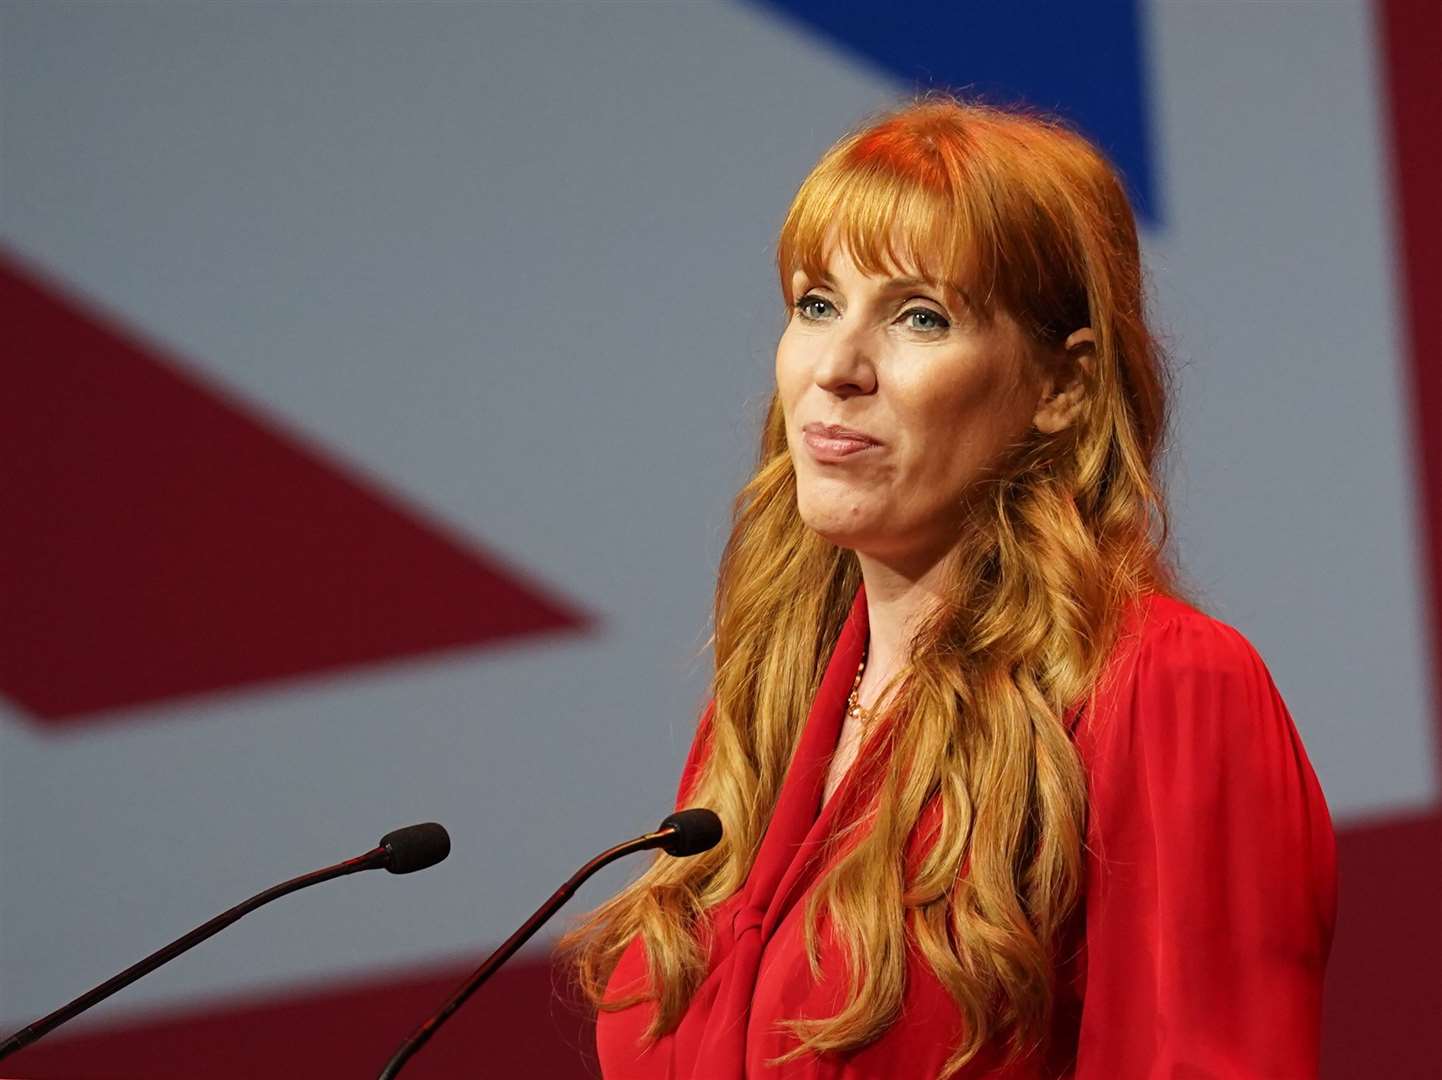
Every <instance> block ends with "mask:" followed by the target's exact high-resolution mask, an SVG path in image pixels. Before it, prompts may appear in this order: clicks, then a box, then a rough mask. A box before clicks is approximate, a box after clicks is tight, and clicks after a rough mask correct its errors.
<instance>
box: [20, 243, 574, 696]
mask: <svg viewBox="0 0 1442 1080" xmlns="http://www.w3.org/2000/svg"><path fill="white" fill-rule="evenodd" d="M0 319H3V322H4V325H5V328H6V329H5V338H6V344H5V351H4V373H5V378H4V382H5V386H4V390H3V392H0V506H3V507H4V513H5V518H6V520H5V524H4V527H3V529H0V612H3V619H4V625H3V627H0V692H3V693H5V694H6V695H8V696H9V697H10V698H12V699H13V700H14V701H15V702H17V703H18V704H19V705H20V706H21V707H22V708H23V709H24V710H25V711H26V712H28V713H29V714H30V715H31V716H33V717H34V718H36V719H37V720H40V721H42V722H45V723H62V722H70V721H74V720H76V719H80V718H87V717H93V716H95V715H96V714H98V713H102V712H104V711H106V710H110V709H114V708H116V707H118V706H124V705H136V704H141V703H149V702H158V701H164V700H167V699H171V698H175V697H179V696H183V695H191V694H198V693H205V692H210V691H216V690H222V689H229V688H233V687H239V686H245V685H248V684H253V683H258V682H263V681H266V680H271V679H277V678H281V677H286V676H294V675H300V674H307V673H312V672H320V671H330V670H335V669H337V668H343V667H352V666H355V665H360V664H369V663H374V662H376V661H382V660H390V659H394V658H398V657H406V656H416V655H419V654H423V653H429V652H433V651H436V650H441V649H453V648H457V647H463V646H475V645H485V644H489V643H493V642H499V641H504V640H509V639H514V638H517V637H520V636H523V635H530V634H544V633H551V632H555V631H565V630H578V629H582V628H584V627H585V626H586V625H587V623H588V621H589V620H588V618H587V616H585V615H583V614H581V613H580V611H579V609H578V608H576V607H575V606H573V605H571V604H569V603H567V602H565V601H563V600H561V599H559V598H557V597H556V596H554V595H550V594H548V593H547V592H546V591H545V590H544V589H543V588H541V587H540V586H539V585H537V584H536V583H535V582H533V581H528V580H525V579H524V578H523V577H522V576H521V575H519V574H518V573H517V572H516V571H515V570H513V569H511V568H508V567H506V566H504V565H502V564H501V563H500V562H499V561H498V560H497V559H495V558H494V557H492V556H489V555H487V554H485V553H483V552H480V551H478V550H476V549H475V547H474V546H473V545H471V544H469V543H466V544H463V543H462V542H461V541H459V540H458V539H457V538H455V537H454V536H449V535H447V534H446V533H445V532H444V531H443V530H442V529H440V528H439V527H437V525H435V524H434V523H431V522H428V521H426V520H424V519H423V518H422V517H421V516H420V515H419V514H418V513H417V512H416V511H415V510H413V509H411V508H408V507H406V506H404V505H402V504H401V503H400V502H399V501H398V500H396V499H395V498H394V497H392V496H389V495H386V494H384V493H382V492H381V491H379V490H378V489H377V487H376V486H375V485H374V484H372V483H369V482H368V481H366V480H364V479H362V478H360V477H358V476H357V475H356V474H355V473H354V472H353V471H351V470H348V469H346V468H345V467H343V466H341V465H339V464H338V463H336V462H335V461H333V460H327V459H326V458H325V456H324V455H323V454H322V453H321V452H319V451H318V450H317V449H316V448H314V447H311V446H307V445H304V444H303V443H302V442H301V441H300V440H299V439H297V438H296V437H295V436H294V435H291V434H287V433H285V432H283V431H282V430H280V428H279V427H278V425H277V424H275V423H274V422H272V421H270V420H267V419H265V418H263V417H260V416H257V415H256V413H255V412H254V411H253V410H252V409H251V408H250V407H248V406H242V405H241V404H239V403H238V402H236V401H235V400H232V399H229V398H227V397H226V396H225V395H223V394H222V393H220V392H218V391H217V390H216V389H215V388H213V387H209V386H206V385H205V384H204V383H203V382H201V381H200V380H199V379H197V378H196V376H195V375H194V374H192V373H190V372H188V371H186V370H185V369H183V367H182V366H181V365H180V364H179V363H177V362H176V361H175V360H174V359H172V358H170V357H168V356H166V355H164V354H163V353H162V352H161V351H160V350H158V349H156V348H155V347H154V346H153V345H150V344H147V343H143V342H141V341H139V340H138V339H137V338H136V337H135V336H134V335H133V334H130V333H128V332H126V331H124V330H122V329H121V328H119V327H117V326H116V325H115V324H113V323H112V322H110V321H108V320H106V319H105V318H103V317H101V316H99V315H97V314H96V313H95V312H93V311H91V310H87V309H86V308H84V307H83V306H82V305H80V304H79V303H77V302H76V301H75V300H74V299H72V298H68V297H66V296H65V295H63V293H62V292H61V290H59V289H58V288H56V287H55V286H54V285H53V284H50V283H47V282H44V281H42V280H41V279H40V278H39V276H38V275H36V274H35V273H34V272H32V271H30V270H28V269H26V268H24V267H23V266H21V265H20V264H19V263H18V262H17V261H16V260H14V259H13V258H7V257H5V256H4V255H3V254H0Z"/></svg>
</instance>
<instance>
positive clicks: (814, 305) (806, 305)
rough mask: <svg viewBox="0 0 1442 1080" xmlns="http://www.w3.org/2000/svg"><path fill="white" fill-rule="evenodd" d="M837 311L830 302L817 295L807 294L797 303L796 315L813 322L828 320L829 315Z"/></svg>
mask: <svg viewBox="0 0 1442 1080" xmlns="http://www.w3.org/2000/svg"><path fill="white" fill-rule="evenodd" d="M835 311H836V309H835V308H834V307H832V306H831V301H830V300H823V299H822V298H821V297H819V296H817V295H816V294H815V293H807V294H806V295H805V296H803V297H802V298H801V299H800V300H798V301H796V313H797V314H798V315H800V316H801V317H802V318H803V319H808V320H810V321H811V322H816V321H818V320H820V319H824V318H827V316H828V315H829V314H831V313H833V312H835Z"/></svg>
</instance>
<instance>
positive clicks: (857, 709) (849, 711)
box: [846, 650, 872, 727]
mask: <svg viewBox="0 0 1442 1080" xmlns="http://www.w3.org/2000/svg"><path fill="white" fill-rule="evenodd" d="M865 670H866V651H864V650H863V652H862V653H861V663H860V664H859V665H858V666H857V668H856V678H855V679H853V680H852V682H851V693H850V694H848V695H847V697H846V715H847V716H849V717H850V718H851V719H853V720H855V721H856V722H857V723H859V724H861V725H862V726H863V727H864V726H866V725H867V724H869V723H871V718H872V714H871V710H870V709H868V708H865V707H863V706H862V704H861V674H862V672H864V671H865Z"/></svg>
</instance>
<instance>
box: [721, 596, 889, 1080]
mask: <svg viewBox="0 0 1442 1080" xmlns="http://www.w3.org/2000/svg"><path fill="white" fill-rule="evenodd" d="M868 632H869V630H868V621H867V611H866V593H865V590H864V589H860V588H859V589H858V590H857V593H856V599H855V600H854V601H853V602H852V605H851V612H850V614H849V615H848V616H847V618H846V622H845V624H844V625H843V626H842V628H841V635H840V637H839V638H838V639H837V642H836V648H835V649H834V650H833V651H832V654H831V660H830V662H829V663H828V664H827V666H826V672H825V674H824V675H823V676H822V679H821V686H820V688H819V689H818V690H817V692H816V697H815V699H814V700H813V702H812V704H811V710H810V712H809V714H808V715H807V718H806V726H805V727H804V728H803V730H802V732H801V738H800V740H799V741H798V743H797V746H796V752H795V754H794V755H793V757H792V759H791V764H790V766H789V767H788V768H787V770H786V779H785V780H784V781H783V783H782V786H781V793H780V795H779V796H778V798H777V801H776V809H775V811H774V812H773V813H772V815H771V822H770V824H769V825H768V826H767V829H766V836H765V838H764V839H763V840H762V842H761V848H760V850H759V851H758V852H757V854H756V861H755V862H754V863H753V864H752V867H751V873H750V875H749V876H748V877H747V879H746V884H745V886H744V887H743V888H742V890H741V894H740V897H739V898H738V899H737V900H735V901H732V903H731V904H727V905H724V906H723V909H722V911H721V912H718V919H717V922H716V925H715V927H714V928H713V933H714V935H715V936H714V938H713V942H712V949H711V955H712V957H713V960H714V962H715V966H714V967H713V970H712V972H711V975H710V979H711V980H715V985H716V987H717V994H716V997H715V999H714V1003H713V1005H712V1008H711V1010H710V1011H709V1013H708V1015H707V1016H706V1019H705V1030H704V1032H703V1033H702V1035H701V1038H700V1045H699V1056H698V1057H697V1059H696V1060H697V1061H698V1062H702V1063H704V1068H705V1075H706V1076H708V1077H716V1078H718V1080H721V1078H731V1077H738V1078H739V1077H742V1076H744V1074H745V1061H746V1032H747V1026H748V1019H749V1014H750V1008H751V1002H752V998H753V995H754V992H755V989H756V977H757V974H758V972H759V971H760V968H761V959H762V954H763V952H764V951H765V948H766V944H767V942H768V941H770V939H771V936H772V935H773V934H774V933H775V932H776V929H777V927H778V926H780V925H781V922H782V920H783V919H784V918H785V917H786V915H787V913H788V912H790V911H791V909H792V907H793V906H794V905H795V904H796V902H797V901H798V900H799V899H800V897H802V896H803V895H805V893H806V891H807V889H808V888H809V887H810V886H811V885H812V884H813V883H814V882H815V880H816V878H817V877H818V876H819V874H820V873H821V871H822V870H823V869H824V867H825V864H826V861H827V856H828V854H830V849H829V846H828V842H829V841H830V840H831V839H832V838H833V836H834V833H835V827H836V824H837V817H838V815H840V814H843V813H845V812H846V809H847V808H848V807H849V806H852V805H853V804H854V803H855V796H856V790H855V789H856V788H857V787H858V785H859V784H860V783H861V782H862V781H861V776H862V770H861V768H860V765H861V763H862V762H863V761H864V760H865V759H866V758H867V756H868V755H867V754H866V753H865V750H866V748H865V747H863V752H862V753H861V754H859V755H858V756H857V764H856V765H854V766H853V767H852V768H851V770H850V771H849V772H848V774H847V776H846V777H845V779H844V780H843V781H842V783H841V785H840V786H839V787H838V789H837V790H836V792H835V793H834V794H833V796H832V798H831V799H830V800H829V801H828V802H827V803H826V805H825V806H824V807H823V806H822V794H823V791H824V786H825V782H826V774H827V770H828V769H829V768H830V765H831V758H832V755H833V754H834V753H835V751H836V746H837V743H838V741H839V740H840V737H841V728H842V724H843V722H844V719H845V715H846V699H847V697H848V696H849V695H850V693H851V687H852V683H853V680H854V679H855V677H856V669H857V667H858V666H859V665H860V663H861V657H862V653H863V651H864V649H865V648H866V642H867V637H868ZM874 736H875V733H872V736H871V737H872V738H874ZM869 741H870V738H869V739H868V742H869ZM733 904H734V907H733V906H732V905H733Z"/></svg>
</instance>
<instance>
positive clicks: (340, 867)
mask: <svg viewBox="0 0 1442 1080" xmlns="http://www.w3.org/2000/svg"><path fill="white" fill-rule="evenodd" d="M388 857H389V855H388V853H387V851H386V849H385V848H384V847H378V848H376V849H375V850H373V851H368V852H366V853H365V854H364V855H358V856H356V858H354V859H347V860H346V861H345V862H343V863H336V865H334V866H327V867H326V868H325V869H323V870H313V871H312V872H311V873H309V874H302V875H301V876H300V877H297V878H291V879H290V880H289V881H283V882H281V883H280V884H279V885H275V886H272V887H271V888H269V889H266V890H265V892H262V893H257V894H256V895H255V896H252V897H251V898H250V899H249V900H246V901H244V902H243V903H240V904H237V905H235V907H233V908H231V909H230V910H229V911H223V912H221V913H220V914H219V915H217V916H216V917H215V918H213V919H211V920H210V921H209V922H205V923H201V924H200V925H199V926H197V927H196V928H195V929H194V930H192V931H191V932H190V933H188V934H186V935H185V936H184V937H181V938H177V939H176V940H174V941H172V942H171V943H170V944H169V945H167V946H165V947H164V948H163V949H157V950H156V951H155V952H153V953H151V954H150V955H149V956H147V957H146V958H145V959H144V960H142V961H140V962H139V963H138V964H132V965H131V966H130V967H128V968H126V969H125V970H124V971H122V972H121V973H120V974H119V975H116V976H115V977H114V978H112V979H107V980H106V981H105V982H103V983H101V984H100V985H99V986H97V987H95V988H94V989H93V990H87V991H86V992H85V993H83V994H81V995H80V996H79V997H78V998H76V999H75V1000H74V1001H72V1002H70V1003H69V1004H68V1005H62V1006H61V1007H60V1008H58V1009H56V1010H55V1011H54V1012H52V1013H50V1014H49V1015H47V1016H42V1017H41V1018H40V1019H39V1020H36V1021H35V1022H34V1023H33V1024H30V1025H29V1026H28V1027H24V1028H21V1029H20V1030H19V1031H17V1032H16V1033H15V1034H14V1035H11V1036H10V1037H9V1038H8V1039H6V1040H5V1041H4V1042H3V1043H0V1058H4V1057H8V1056H9V1055H11V1054H13V1053H15V1052H16V1051H17V1050H21V1049H23V1048H24V1047H26V1046H29V1045H30V1044H31V1043H33V1042H35V1040H36V1039H39V1038H40V1037H41V1036H43V1035H45V1034H47V1033H49V1032H51V1031H54V1030H55V1029H56V1028H58V1027H59V1026H60V1025H61V1024H63V1023H65V1021H67V1020H70V1019H72V1018H74V1017H76V1016H79V1015H80V1014H81V1013H83V1012H84V1011H85V1010H86V1009H88V1008H90V1007H91V1006H92V1005H96V1004H98V1003H100V1002H102V1001H104V1000H105V999H106V998H108V997H109V996H110V995H111V994H113V993H115V992H116V991H117V990H123V989H124V988H125V987H127V986H129V985H130V984H131V983H133V982H134V981H135V980H136V979H138V978H140V977H141V976H142V975H147V974H149V973H150V972H152V971H154V970H155V969H156V968H158V967H160V965H161V964H164V963H167V962H168V961H170V960H173V959H175V958H176V957H177V956H179V955H180V954H181V953H183V952H185V951H187V950H188V949H193V948H195V946H197V945H199V944H200V943H201V942H202V941H204V940H205V939H206V938H208V937H213V936H214V935H216V934H218V933H220V932H221V931H222V930H224V929H225V928H226V927H227V926H229V925H230V924H231V923H233V922H235V921H236V920H237V919H240V918H242V917H243V916H245V915H249V914H250V913H251V912H252V911H254V910H255V909H256V908H258V907H260V906H262V905H263V904H268V903H270V902H271V901H272V900H275V899H278V898H279V897H282V896H285V895H286V894H287V893H293V892H295V891H296V890H297V889H304V888H306V887H307V886H309V885H318V884H320V883H321V882H322V881H329V880H331V879H332V878H338V877H344V876H345V875H346V874H354V873H357V872H359V871H361V870H374V869H378V868H379V867H382V866H384V865H386V860H387V858H388Z"/></svg>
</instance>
